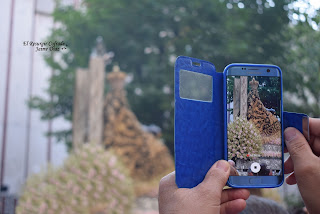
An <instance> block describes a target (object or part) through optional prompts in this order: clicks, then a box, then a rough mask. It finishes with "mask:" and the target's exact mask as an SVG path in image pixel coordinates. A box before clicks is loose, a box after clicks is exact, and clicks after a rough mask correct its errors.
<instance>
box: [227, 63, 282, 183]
mask: <svg viewBox="0 0 320 214" xmlns="http://www.w3.org/2000/svg"><path fill="white" fill-rule="evenodd" d="M224 81H225V83H226V84H225V89H224V90H225V93H224V94H225V99H224V100H225V101H224V103H225V105H226V109H227V111H226V113H225V114H226V115H225V119H226V123H225V126H226V127H225V131H226V135H225V136H226V139H225V142H226V144H225V157H227V160H229V161H231V163H232V164H234V167H235V168H236V170H237V175H234V176H230V177H229V179H228V185H229V186H231V187H237V188H272V187H278V186H280V185H281V184H282V183H283V180H284V173H283V145H284V144H283V123H282V118H283V105H282V72H281V69H280V68H279V67H278V66H275V65H262V64H231V65H228V66H227V67H226V68H225V70H224Z"/></svg>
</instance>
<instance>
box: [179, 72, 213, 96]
mask: <svg viewBox="0 0 320 214" xmlns="http://www.w3.org/2000/svg"><path fill="white" fill-rule="evenodd" d="M179 96H180V98H183V99H189V100H199V101H205V102H212V76H210V75H207V74H201V73H197V72H192V71H187V70H180V72H179Z"/></svg>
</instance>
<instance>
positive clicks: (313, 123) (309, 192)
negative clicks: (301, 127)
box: [284, 118, 320, 214]
mask: <svg viewBox="0 0 320 214" xmlns="http://www.w3.org/2000/svg"><path fill="white" fill-rule="evenodd" d="M309 128H310V141H309V143H308V142H307V141H306V139H305V137H304V136H303V135H302V134H301V133H300V132H299V131H298V130H297V129H295V128H292V127H290V128H287V129H286V130H285V131H284V137H285V143H286V145H287V151H288V152H289V154H290V157H289V158H288V159H287V160H286V161H285V163H284V173H285V174H288V173H292V172H293V173H292V174H291V175H289V176H288V177H287V178H286V182H287V184H289V185H292V184H298V187H299V191H300V193H301V196H302V198H303V201H304V203H305V205H306V207H307V210H308V211H309V213H311V214H312V213H320V185H319V181H320V158H319V156H320V119H313V118H310V120H309Z"/></svg>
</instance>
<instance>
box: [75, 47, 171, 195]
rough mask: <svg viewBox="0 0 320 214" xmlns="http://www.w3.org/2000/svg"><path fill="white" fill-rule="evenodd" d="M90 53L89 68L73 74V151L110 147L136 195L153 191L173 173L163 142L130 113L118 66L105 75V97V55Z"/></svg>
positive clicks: (123, 78) (169, 156) (123, 76)
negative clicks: (106, 86)
mask: <svg viewBox="0 0 320 214" xmlns="http://www.w3.org/2000/svg"><path fill="white" fill-rule="evenodd" d="M98 44H100V43H98ZM93 53H94V54H92V55H91V58H90V62H89V69H78V70H77V71H76V83H75V96H74V104H73V148H74V149H76V150H77V149H78V148H79V147H80V145H81V144H83V143H97V144H103V145H104V146H105V148H106V149H109V148H112V150H113V151H115V153H116V154H117V155H118V156H120V157H121V160H123V162H124V164H125V166H126V167H127V168H128V169H129V172H130V175H131V176H132V178H133V179H134V181H135V182H134V184H135V187H136V194H137V195H142V194H146V193H148V192H150V191H154V190H155V189H157V188H158V182H159V179H160V178H161V177H162V176H164V175H165V174H167V173H169V172H171V171H173V170H174V163H173V160H172V157H171V155H170V153H169V151H168V149H167V147H166V146H165V145H164V144H163V143H162V141H161V140H160V139H159V138H157V137H156V136H154V135H153V134H152V133H150V132H147V131H145V130H144V129H143V126H142V125H141V124H140V123H139V121H138V119H137V118H136V116H135V115H134V113H133V112H132V111H131V110H130V108H129V105H128V101H127V98H126V91H125V89H124V86H125V78H126V74H125V73H124V72H122V71H120V68H119V66H114V67H113V71H112V72H110V73H109V74H108V75H107V80H108V81H109V84H110V91H109V93H108V94H107V95H106V96H105V97H104V94H103V92H104V78H105V72H104V71H105V69H104V68H105V54H104V53H105V52H103V53H100V52H98V51H97V50H95V51H93ZM97 53H99V54H97Z"/></svg>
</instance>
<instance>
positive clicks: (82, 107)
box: [72, 68, 90, 149]
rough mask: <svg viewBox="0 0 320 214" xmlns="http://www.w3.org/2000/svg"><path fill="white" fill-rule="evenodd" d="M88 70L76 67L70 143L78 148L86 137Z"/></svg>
mask: <svg viewBox="0 0 320 214" xmlns="http://www.w3.org/2000/svg"><path fill="white" fill-rule="evenodd" d="M89 85H90V79H89V72H88V71H87V70H86V69H81V68H79V69H77V71H76V78H75V90H74V100H73V118H72V120H73V121H72V126H73V127H72V144H73V148H74V149H77V148H79V146H80V144H83V143H85V142H86V141H87V139H88V137H87V136H88V106H89V104H88V103H89V93H88V92H89V91H88V90H89Z"/></svg>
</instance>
